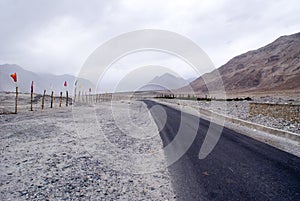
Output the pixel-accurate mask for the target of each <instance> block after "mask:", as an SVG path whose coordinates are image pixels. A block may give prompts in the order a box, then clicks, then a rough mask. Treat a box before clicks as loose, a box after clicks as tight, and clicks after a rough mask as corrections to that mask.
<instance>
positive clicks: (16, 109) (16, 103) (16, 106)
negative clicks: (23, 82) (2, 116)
mask: <svg viewBox="0 0 300 201" xmlns="http://www.w3.org/2000/svg"><path fill="white" fill-rule="evenodd" d="M15 113H16V114H17V113H18V87H16V102H15Z"/></svg>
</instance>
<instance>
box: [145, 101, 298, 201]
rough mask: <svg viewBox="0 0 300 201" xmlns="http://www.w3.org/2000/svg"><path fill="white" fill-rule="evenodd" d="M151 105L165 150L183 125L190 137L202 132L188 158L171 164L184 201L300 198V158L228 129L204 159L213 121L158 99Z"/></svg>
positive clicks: (179, 197) (175, 147) (178, 146)
mask: <svg viewBox="0 0 300 201" xmlns="http://www.w3.org/2000/svg"><path fill="white" fill-rule="evenodd" d="M145 103H146V104H147V106H148V108H149V109H150V108H152V107H153V106H155V107H156V108H158V109H153V108H152V109H151V110H150V111H151V114H152V116H153V118H154V120H155V122H156V124H157V125H158V127H159V129H161V131H160V135H161V139H162V141H163V145H164V147H166V146H167V145H168V144H169V143H171V142H172V140H173V139H174V138H175V137H176V134H177V133H178V130H179V129H180V127H183V128H184V130H183V131H184V132H186V135H187V136H188V135H190V134H191V133H193V132H196V133H197V134H196V137H195V139H194V140H193V141H192V143H191V145H190V146H189V148H188V150H187V151H186V152H185V153H184V155H183V156H182V157H180V158H179V160H177V161H176V162H175V163H173V164H172V165H171V166H169V172H170V174H171V177H172V180H173V181H172V185H173V188H174V189H175V191H176V194H177V199H178V200H280V201H282V200H293V201H296V200H300V158H299V157H296V156H294V155H291V154H289V153H286V152H284V151H281V150H279V149H276V148H274V147H271V146H269V145H267V144H264V143H262V142H259V141H256V140H254V139H252V138H249V137H247V136H244V135H242V134H239V133H236V132H235V131H232V130H230V129H227V128H224V129H223V131H222V134H221V137H220V139H219V141H218V142H217V144H216V146H215V147H214V149H213V151H212V152H211V153H210V154H209V155H208V156H207V157H206V158H205V159H201V160H200V159H199V150H200V148H201V146H202V144H203V142H204V139H205V136H206V133H207V130H208V127H209V125H210V122H208V121H206V120H204V119H200V118H199V117H196V116H193V115H190V114H187V113H183V112H181V111H178V110H175V109H173V108H171V107H168V106H165V105H161V104H158V103H156V102H154V101H150V100H145ZM155 107H154V108H155ZM159 108H160V109H159ZM162 109H163V110H164V111H165V113H163V112H162ZM166 117H167V118H166ZM164 123H165V124H164ZM179 125H180V126H179ZM183 143H185V144H186V142H183ZM180 149H182V147H181V145H180V143H177V144H176V145H175V146H174V147H173V151H174V152H176V151H178V150H180ZM165 154H166V157H167V158H172V157H174V156H171V152H167V153H165Z"/></svg>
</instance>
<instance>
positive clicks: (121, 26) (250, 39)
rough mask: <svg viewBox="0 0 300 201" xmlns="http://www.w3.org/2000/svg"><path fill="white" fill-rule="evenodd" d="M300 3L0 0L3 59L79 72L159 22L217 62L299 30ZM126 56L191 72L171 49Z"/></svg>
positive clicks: (33, 67)
mask: <svg viewBox="0 0 300 201" xmlns="http://www.w3.org/2000/svg"><path fill="white" fill-rule="evenodd" d="M299 5H300V4H299V2H298V1H297V0H274V1H268V0H267V1H261V0H257V1H256V0H251V1H240V0H228V1H226V0H223V1H222V0H219V1H211V0H207V1H201V0H195V1H193V0H181V1H179V0H173V1H161V0H157V1H156V0H151V1H143V0H123V1H122V0H119V1H104V0H103V1H100V0H90V1H86V0H82V1H81V0H70V1H67V0H49V1H46V0H45V1H39V0H36V1H33V0H0V8H1V12H0V25H1V28H0V64H4V63H13V64H18V65H20V66H22V67H23V68H25V69H27V70H31V71H35V72H48V73H49V72H50V73H54V74H66V73H67V74H73V75H77V73H78V72H79V70H80V68H81V67H82V65H83V64H84V62H85V60H86V59H87V57H88V56H89V55H90V54H91V53H92V52H93V51H94V50H95V49H96V48H97V47H99V46H100V45H101V44H103V43H104V42H106V41H107V40H109V39H112V38H114V37H116V36H118V35H120V34H122V33H126V32H130V31H134V30H140V29H162V30H168V31H172V32H175V33H178V34H181V35H183V36H185V37H187V38H189V39H191V40H192V41H194V42H195V43H196V44H197V45H198V46H199V47H201V48H202V49H203V50H204V51H205V52H206V53H207V54H208V56H209V57H210V59H211V60H212V61H213V63H214V65H215V67H219V66H220V65H222V64H224V63H226V62H227V61H228V60H229V59H230V58H232V57H233V56H236V55H238V54H241V53H244V52H246V51H249V50H252V49H256V48H259V47H261V46H263V45H266V44H268V43H270V42H272V41H273V40H275V39H276V38H278V37H279V36H281V35H288V34H293V33H296V32H299V31H300V23H299V19H300V6H299ZM144 57H145V58H147V59H137V58H144ZM151 59H152V62H151ZM141 60H142V61H141ZM154 60H155V62H153V61H154ZM145 61H147V62H148V63H147V62H145ZM168 61H169V62H168ZM125 63H126V65H127V66H143V65H147V64H148V65H155V64H157V65H164V66H166V65H173V66H174V65H175V66H176V65H179V66H180V65H181V67H179V68H178V69H181V70H179V72H177V73H179V74H180V75H181V76H183V77H185V78H189V77H193V76H194V74H193V72H191V71H190V70H188V69H187V68H185V67H182V66H183V65H184V64H180V61H177V58H175V59H174V58H172V56H170V55H169V56H165V55H156V54H151V53H150V54H148V55H147V54H144V55H142V56H141V55H140V56H138V55H136V57H135V56H134V55H131V59H124V61H123V63H122V61H120V62H119V64H116V66H118V65H119V66H120V65H125ZM116 69H118V68H117V67H116ZM184 69H186V70H184ZM206 71H208V69H204V70H203V73H204V72H206ZM120 72H121V71H118V70H115V71H114V74H118V73H119V74H122V73H124V72H121V73H120Z"/></svg>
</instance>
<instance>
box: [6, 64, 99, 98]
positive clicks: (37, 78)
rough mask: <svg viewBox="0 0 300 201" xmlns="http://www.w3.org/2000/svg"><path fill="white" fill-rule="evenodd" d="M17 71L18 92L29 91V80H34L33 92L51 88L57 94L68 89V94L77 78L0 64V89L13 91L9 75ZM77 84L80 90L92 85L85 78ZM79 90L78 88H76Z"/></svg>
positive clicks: (41, 91) (13, 84)
mask: <svg viewBox="0 0 300 201" xmlns="http://www.w3.org/2000/svg"><path fill="white" fill-rule="evenodd" d="M15 72H16V73H17V79H18V88H19V91H20V92H23V93H29V92H30V86H31V82H32V81H34V93H40V94H42V93H43V91H44V89H46V91H47V92H49V91H51V86H52V90H53V91H54V92H55V93H56V94H58V93H59V92H60V91H66V89H68V91H69V92H70V94H72V92H73V87H74V83H75V80H76V79H77V78H76V77H75V76H72V75H52V74H38V73H33V72H31V71H28V70H25V69H23V68H22V67H20V66H18V65H15V64H4V65H0V91H15V83H14V82H13V80H12V78H11V77H10V75H11V74H12V73H15ZM65 81H67V87H64V82H65ZM79 84H80V86H83V87H82V90H85V91H87V89H88V88H90V87H93V86H94V85H93V84H92V83H91V82H89V81H88V80H85V79H80V80H79ZM78 90H79V89H78Z"/></svg>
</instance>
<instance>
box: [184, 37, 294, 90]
mask: <svg viewBox="0 0 300 201" xmlns="http://www.w3.org/2000/svg"><path fill="white" fill-rule="evenodd" d="M217 73H219V74H220V77H221V78H222V81H223V86H224V88H225V90H226V92H227V93H243V92H248V93H253V92H268V93H272V92H273V93H275V92H276V93H277V92H278V91H291V93H295V91H300V33H296V34H293V35H289V36H282V37H280V38H278V39H277V40H275V41H274V42H272V43H270V44H268V45H266V46H264V47H262V48H259V49H257V50H253V51H249V52H247V53H244V54H242V55H239V56H236V57H234V58H233V59H231V60H230V61H228V62H227V63H226V64H225V65H223V66H221V67H220V68H218V69H217V70H214V71H212V72H210V73H207V74H204V75H203V76H201V77H199V78H198V79H196V80H195V81H193V82H192V83H191V84H190V86H191V87H192V89H193V90H194V91H196V92H197V93H201V92H208V89H207V86H209V87H208V88H209V89H210V91H211V89H213V90H218V87H219V86H220V79H219V78H218V76H216V75H217ZM204 80H205V81H204ZM187 89H188V87H184V88H181V89H180V90H179V91H185V90H187Z"/></svg>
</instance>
